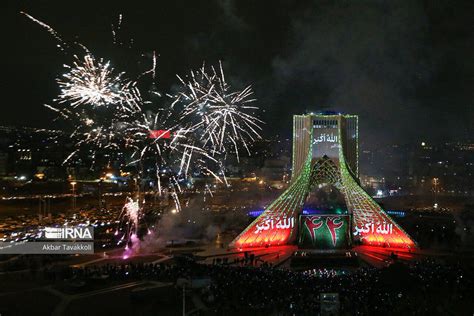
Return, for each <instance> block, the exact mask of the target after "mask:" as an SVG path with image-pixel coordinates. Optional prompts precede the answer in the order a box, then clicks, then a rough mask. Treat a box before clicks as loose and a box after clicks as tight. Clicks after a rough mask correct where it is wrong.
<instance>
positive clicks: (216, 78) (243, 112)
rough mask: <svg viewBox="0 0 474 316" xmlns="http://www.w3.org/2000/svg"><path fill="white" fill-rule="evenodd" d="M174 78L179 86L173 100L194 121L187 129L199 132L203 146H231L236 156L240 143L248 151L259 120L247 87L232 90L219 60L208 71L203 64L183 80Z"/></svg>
mask: <svg viewBox="0 0 474 316" xmlns="http://www.w3.org/2000/svg"><path fill="white" fill-rule="evenodd" d="M178 79H179V80H180V82H181V83H182V89H181V91H180V92H178V93H177V95H176V96H174V98H175V102H176V103H179V102H180V103H183V104H184V109H183V113H182V115H183V117H184V118H187V119H190V120H191V121H192V122H194V124H193V125H192V126H191V127H190V129H191V130H193V131H195V132H198V133H200V134H201V136H200V138H201V140H203V142H204V145H205V146H208V147H210V149H211V150H212V152H213V153H216V152H221V153H222V152H227V151H229V149H230V148H233V149H234V151H235V153H236V155H237V158H238V157H239V147H240V146H241V145H242V146H244V148H245V149H246V151H247V152H248V153H250V151H249V148H248V142H249V141H254V140H255V139H258V138H260V130H261V127H260V124H262V123H263V122H262V121H261V120H260V119H258V118H257V117H256V116H255V115H254V112H255V111H256V110H258V107H256V106H252V105H251V103H253V102H255V101H256V99H254V98H253V97H252V95H253V91H252V88H251V86H247V87H246V88H245V89H243V90H242V91H232V90H231V86H230V85H229V84H228V83H227V82H226V80H225V76H224V71H223V69H222V64H221V63H220V62H219V68H218V70H216V68H215V67H211V68H210V72H209V73H208V72H206V69H205V66H204V65H203V66H202V67H201V68H200V69H199V70H197V71H191V75H190V76H189V77H188V78H187V79H188V80H187V81H185V80H184V79H183V78H181V77H179V76H178Z"/></svg>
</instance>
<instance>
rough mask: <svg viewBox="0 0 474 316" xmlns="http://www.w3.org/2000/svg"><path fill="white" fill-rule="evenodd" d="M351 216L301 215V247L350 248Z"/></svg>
mask: <svg viewBox="0 0 474 316" xmlns="http://www.w3.org/2000/svg"><path fill="white" fill-rule="evenodd" d="M349 223H350V216H349V215H301V216H300V225H299V227H300V233H299V242H298V243H299V246H300V247H303V248H317V249H344V248H348V247H349V246H350V224H349Z"/></svg>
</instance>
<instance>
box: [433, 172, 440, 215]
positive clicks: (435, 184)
mask: <svg viewBox="0 0 474 316" xmlns="http://www.w3.org/2000/svg"><path fill="white" fill-rule="evenodd" d="M438 184H439V178H433V186H434V189H433V191H434V208H438V201H437V195H438Z"/></svg>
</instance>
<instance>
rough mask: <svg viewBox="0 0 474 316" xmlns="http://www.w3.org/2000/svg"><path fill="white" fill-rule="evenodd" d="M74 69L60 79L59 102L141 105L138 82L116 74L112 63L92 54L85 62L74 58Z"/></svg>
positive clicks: (121, 73) (69, 67) (75, 104)
mask: <svg viewBox="0 0 474 316" xmlns="http://www.w3.org/2000/svg"><path fill="white" fill-rule="evenodd" d="M74 59H75V61H74V62H73V64H72V66H69V65H64V67H66V68H67V69H68V71H67V72H66V73H65V74H63V75H62V77H61V78H59V79H58V80H57V82H58V85H59V87H60V89H61V93H60V94H59V97H58V99H57V101H58V102H59V103H68V104H70V105H71V106H73V107H77V106H79V105H92V106H105V105H122V106H123V105H129V106H130V105H135V104H137V103H139V102H140V93H139V91H138V89H137V88H136V82H133V81H130V80H126V79H124V78H123V76H124V74H125V72H120V73H115V71H114V69H113V68H112V67H111V66H110V62H109V61H106V62H104V61H103V59H99V60H96V59H95V58H94V56H92V55H91V54H87V55H85V56H84V58H83V59H79V58H78V57H77V56H76V55H74Z"/></svg>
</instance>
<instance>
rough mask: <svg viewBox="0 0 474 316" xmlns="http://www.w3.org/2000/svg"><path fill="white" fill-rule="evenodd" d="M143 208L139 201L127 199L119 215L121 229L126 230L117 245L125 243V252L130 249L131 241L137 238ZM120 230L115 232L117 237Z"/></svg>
mask: <svg viewBox="0 0 474 316" xmlns="http://www.w3.org/2000/svg"><path fill="white" fill-rule="evenodd" d="M140 211H141V208H140V204H139V202H138V200H133V199H131V198H127V202H126V203H125V205H124V206H123V208H122V211H121V212H120V215H119V220H120V225H119V226H120V227H123V228H124V230H125V231H124V233H123V235H122V237H121V238H120V240H119V241H118V242H117V245H120V244H121V243H123V242H125V243H126V246H125V250H128V248H129V245H128V243H129V241H130V240H131V238H132V237H134V236H135V237H136V236H137V230H138V223H139V220H140V217H141V212H140ZM118 234H119V232H118V230H116V231H115V235H118Z"/></svg>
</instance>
